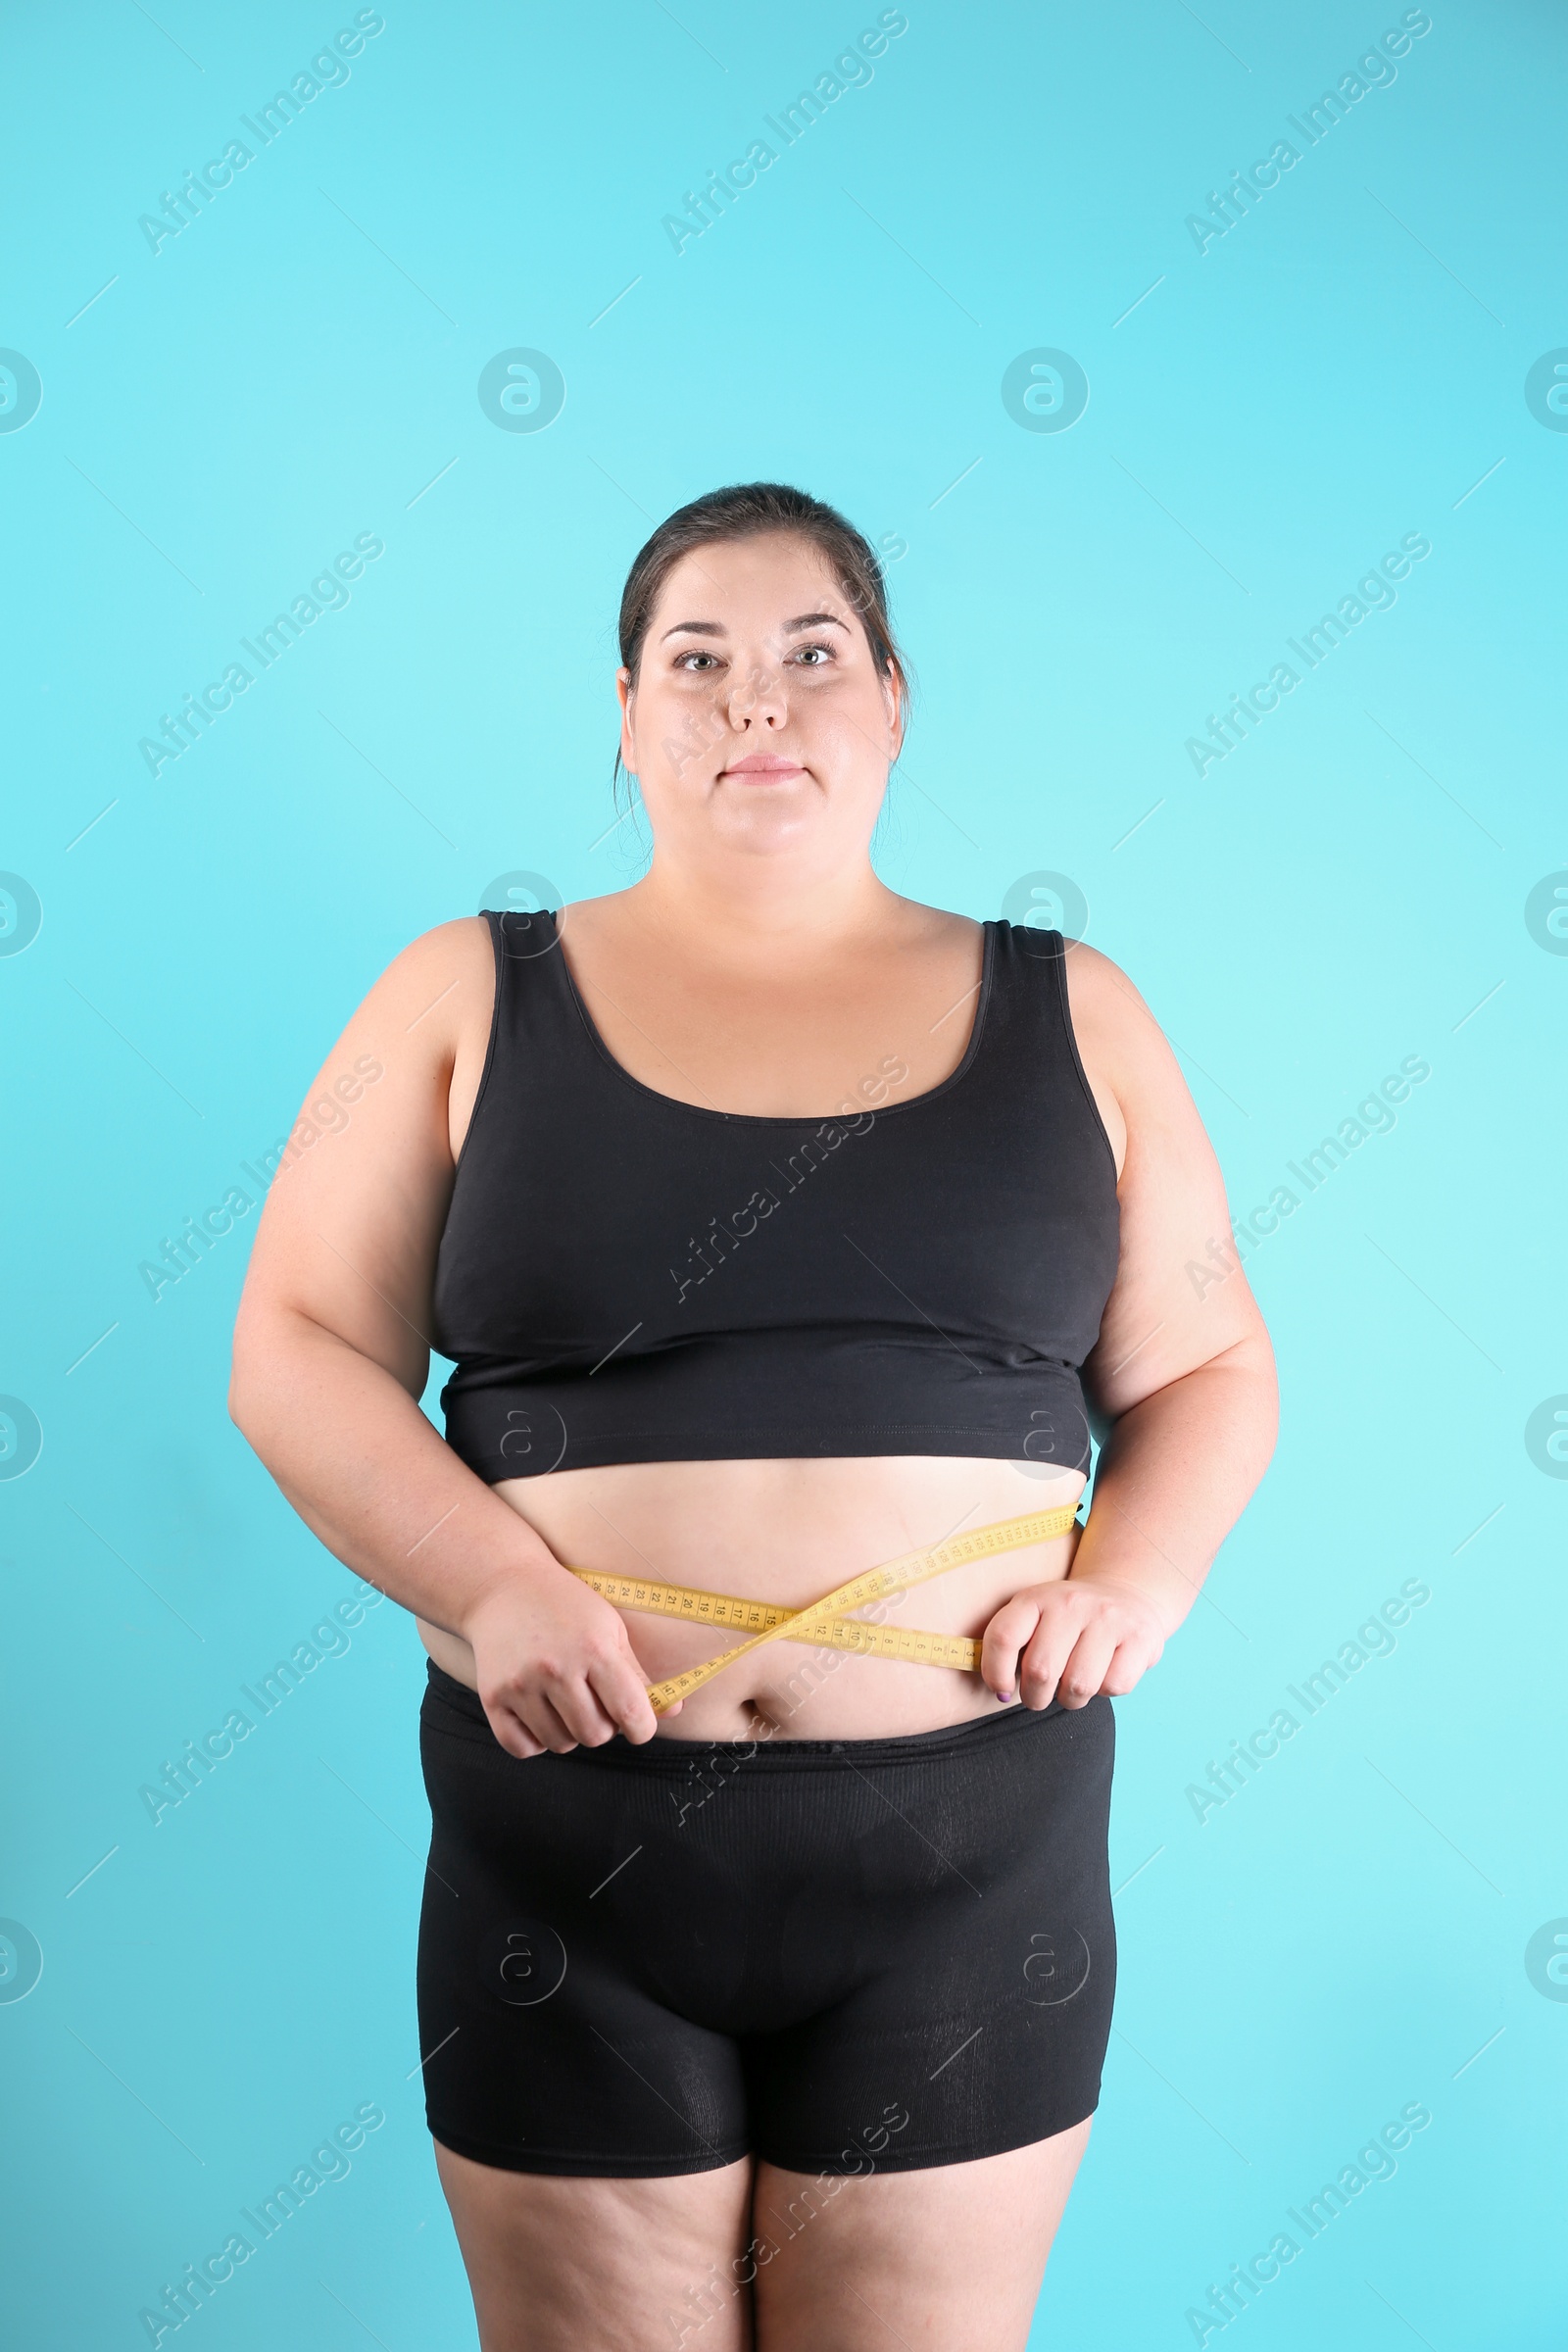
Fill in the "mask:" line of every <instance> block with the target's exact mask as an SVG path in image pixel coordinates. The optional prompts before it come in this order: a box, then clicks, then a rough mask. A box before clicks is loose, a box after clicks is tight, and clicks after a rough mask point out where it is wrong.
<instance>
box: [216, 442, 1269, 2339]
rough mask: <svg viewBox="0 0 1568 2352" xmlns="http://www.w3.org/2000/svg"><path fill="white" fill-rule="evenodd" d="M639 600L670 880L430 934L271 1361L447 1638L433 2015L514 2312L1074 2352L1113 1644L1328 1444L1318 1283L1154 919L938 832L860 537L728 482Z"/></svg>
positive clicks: (309, 1453) (642, 574) (433, 1709)
mask: <svg viewBox="0 0 1568 2352" xmlns="http://www.w3.org/2000/svg"><path fill="white" fill-rule="evenodd" d="M620 655H621V665H620V668H619V670H618V672H617V678H616V683H617V688H618V692H619V697H620V709H621V736H620V756H621V759H622V760H624V762H625V765H626V767H627V769H628V770H629V771H630V772H631V774H632V775H633V776H634V777H635V779H636V783H637V788H638V792H639V794H640V797H641V801H642V806H643V809H644V810H645V811H646V815H647V820H648V822H649V825H650V826H651V828H652V833H653V844H654V846H653V857H652V862H651V864H650V865H649V868H648V871H647V873H646V874H645V875H644V877H643V879H642V880H641V881H639V882H637V883H634V884H633V886H632V887H631V888H630V889H629V890H622V891H615V892H613V893H611V894H610V895H609V896H608V897H605V898H601V899H588V900H582V901H578V902H574V903H572V904H571V905H569V906H566V907H563V908H562V909H561V910H560V912H559V913H556V914H552V913H549V912H539V913H520V912H516V911H510V912H503V913H494V912H492V913H488V914H484V915H479V916H473V915H469V916H464V917H461V918H459V919H458V920H455V921H452V922H448V923H442V924H439V925H438V926H437V927H436V928H435V929H434V930H432V931H428V932H426V933H425V934H424V936H423V937H422V938H419V939H417V940H416V941H415V942H414V943H413V945H412V946H410V947H409V948H407V949H405V951H404V952H403V954H402V955H401V956H398V957H397V959H396V960H395V962H393V963H392V964H391V965H390V966H389V968H388V969H387V970H386V972H385V973H383V975H382V976H381V978H380V979H379V980H377V981H376V983H375V985H374V987H373V988H372V989H371V990H370V992H369V994H368V996H367V997H366V999H365V1002H364V1003H363V1004H362V1005H361V1006H360V1007H359V1009H358V1011H357V1012H356V1013H355V1014H354V1015H353V1017H352V1019H351V1020H350V1021H349V1024H348V1026H347V1028H346V1029H345V1030H344V1031H343V1034H342V1036H341V1037H340V1038H339V1040H338V1042H337V1044H336V1045H335V1046H334V1047H333V1049H332V1051H331V1053H330V1054H328V1056H327V1059H326V1061H325V1063H324V1064H323V1066H322V1069H321V1072H320V1075H319V1079H318V1081H317V1088H316V1090H313V1092H319V1093H322V1094H326V1095H332V1094H334V1092H335V1091H336V1089H337V1081H338V1079H339V1077H340V1076H342V1075H343V1074H344V1073H352V1072H353V1070H354V1069H355V1067H356V1065H358V1066H359V1067H360V1068H361V1069H363V1068H364V1067H365V1066H366V1064H365V1062H364V1061H363V1060H362V1058H361V1057H362V1056H368V1057H369V1059H370V1061H371V1062H372V1063H373V1064H374V1065H376V1066H378V1067H379V1069H380V1071H381V1075H380V1076H379V1077H378V1078H377V1079H376V1081H375V1082H374V1084H373V1085H367V1086H365V1087H364V1088H363V1090H362V1091H360V1092H359V1093H358V1094H357V1096H356V1097H355V1099H354V1101H353V1107H352V1110H351V1112H350V1113H349V1115H348V1120H347V1124H346V1125H343V1126H341V1127H340V1129H339V1131H338V1132H337V1133H335V1134H330V1135H327V1136H324V1137H323V1138H322V1139H321V1140H320V1141H319V1143H317V1144H316V1145H315V1147H314V1148H313V1150H312V1151H311V1152H309V1153H308V1154H305V1155H303V1156H301V1157H300V1158H299V1159H298V1161H297V1163H296V1164H295V1165H293V1166H292V1167H291V1168H290V1169H289V1170H288V1171H287V1172H286V1173H285V1174H284V1175H283V1177H282V1178H281V1179H280V1181H278V1182H277V1183H276V1184H275V1186H274V1188H273V1190H272V1192H271V1194H270V1198H269V1200H268V1203H267V1208H266V1213H265V1215H264V1217H263V1219H262V1223H261V1227H260V1231H259V1233H258V1236H257V1242H256V1249H255V1255H254V1258H253V1261H252V1265H251V1269H250V1274H249V1278H248V1281H247V1283H246V1287H245V1294H244V1299H243V1301H242V1304H241V1308H240V1314H239V1322H238V1328H237V1332H236V1338H235V1354H234V1373H233V1388H232V1392H231V1410H232V1412H233V1416H234V1418H235V1420H236V1421H237V1422H238V1424H239V1426H240V1428H241V1429H242V1430H243V1431H244V1433H245V1435H246V1436H247V1437H248V1438H249V1440H250V1441H251V1443H252V1445H253V1446H255V1448H256V1450H257V1452H258V1453H259V1454H260V1455H261V1457H262V1459H263V1460H264V1461H265V1462H266V1464H267V1466H268V1468H269V1469H270V1471H271V1473H272V1475H273V1477H274V1478H275V1479H276V1481H277V1483H278V1485H279V1487H280V1488H281V1489H282V1491H283V1493H284V1495H286V1496H287V1497H288V1499H289V1501H290V1502H291V1504H292V1505H293V1507H294V1508H295V1510H296V1511H298V1512H299V1514H300V1516H301V1517H302V1518H303V1519H304V1520H305V1522H306V1524H307V1525H308V1526H309V1527H310V1528H312V1529H313V1530H314V1532H315V1533H316V1535H317V1536H319V1539H320V1541H321V1542H322V1543H323V1544H325V1545H327V1547H328V1548H329V1549H330V1550H331V1551H332V1552H334V1553H335V1554H336V1556H337V1557H338V1558H339V1559H340V1560H342V1561H344V1562H345V1563H346V1564H347V1565H348V1566H349V1567H351V1568H353V1569H356V1570H358V1571H359V1572H360V1574H361V1575H363V1576H364V1577H366V1578H368V1580H370V1581H371V1582H372V1583H374V1584H375V1585H377V1586H378V1587H380V1588H381V1589H382V1590H383V1591H385V1592H386V1593H390V1595H391V1596H392V1598H393V1599H394V1600H397V1601H399V1602H401V1603H402V1605H403V1606H404V1607H405V1608H407V1609H408V1610H410V1611H411V1613H412V1614H413V1616H414V1619H415V1622H416V1624H417V1627H418V1631H419V1635H420V1638H421V1640H422V1641H423V1642H424V1645H425V1648H426V1649H427V1650H428V1652H429V1666H428V1682H427V1689H426V1692H425V1696H424V1699H423V1705H422V1717H421V1743H422V1754H423V1764H424V1775H425V1785H426V1788H427V1789H428V1793H429V1799H430V1808H431V1814H432V1819H433V1835H432V1842H431V1851H430V1864H429V1869H428V1871H427V1874H426V1878H425V1891H424V1898H423V1912H422V1917H421V1922H420V1932H419V1955H418V2026H419V2051H420V2056H421V2059H422V2062H423V2082H424V2087H425V2097H426V2102H427V2106H426V2113H427V2120H428V2123H429V2128H430V2131H431V2132H432V2134H433V2136H434V2141H435V2155H436V2162H437V2165H438V2166H439V2169H440V2175H441V2180H442V2184H443V2187H444V2189H445V2191H446V2195H447V2198H448V2201H449V2203H450V2206H451V2209H452V2214H453V2219H454V2223H455V2225H456V2229H457V2233H458V2237H459V2240H460V2243H461V2245H462V2249H463V2255H464V2259H465V2262H466V2267H467V2272H468V2277H469V2280H470V2283H471V2286H472V2290H473V2297H474V2303H475V2308H476V2312H477V2318H478V2327H479V2336H480V2341H481V2344H482V2346H483V2347H484V2352H568V2348H569V2352H597V2348H599V2347H603V2348H604V2352H611V2348H612V2347H613V2352H641V2347H643V2346H647V2347H649V2348H650V2352H653V2348H654V2347H678V2346H681V2345H684V2344H690V2345H694V2346H700V2347H701V2352H743V2348H745V2347H750V2346H752V2345H754V2344H755V2345H757V2346H759V2347H760V2352H860V2348H861V2347H864V2348H865V2352H885V2348H886V2347H887V2346H888V2345H889V2344H890V2343H897V2342H899V2341H903V2342H906V2343H910V2344H915V2343H919V2344H932V2345H938V2344H940V2345H941V2346H942V2347H943V2352H971V2348H972V2352H1009V2348H1013V2347H1021V2346H1022V2345H1023V2344H1024V2342H1025V2339H1026V2337H1027V2335H1028V2331H1029V2325H1030V2317H1031V2313H1032V2311H1033V2308H1034V2304H1035V2300H1036V2297H1037V2295H1038V2293H1039V2291H1040V2286H1041V2280H1042V2278H1043V2275H1044V2270H1045V2264H1046V2258H1047V2255H1048V2253H1049V2251H1050V2247H1051V2242H1052V2238H1053V2235H1054V2231H1055V2229H1056V2226H1057V2223H1058V2221H1059V2219H1060V2216H1061V2212H1062V2208H1063V2205H1064V2203H1065V2201H1066V2197H1067V2193H1068V2190H1069V2188H1070V2186H1071V2183H1072V2180H1073V2176H1074V2173H1075V2172H1076V2170H1077V2168H1078V2164H1079V2161H1080V2159H1081V2157H1082V2155H1083V2152H1084V2147H1085V2143H1086V2141H1087V2139H1088V2136H1089V2130H1090V2121H1091V2117H1092V2115H1093V2112H1094V2109H1095V2106H1096V2103H1097V2101H1098V2098H1099V2093H1100V2080H1101V2068H1102V2063H1103V2057H1104V2052H1105V2046H1106V2040H1107V2036H1108V2034H1109V2028H1110V2008H1111V1997H1112V1991H1113V1987H1114V1981H1115V1942H1114V1935H1113V1929H1112V1923H1111V1911H1110V1900H1109V1887H1108V1875H1107V1865H1106V1822H1107V1812H1108V1804H1109V1794H1110V1778H1111V1754H1112V1743H1113V1737H1114V1733H1113V1719H1112V1711H1111V1704H1110V1701H1111V1699H1112V1698H1113V1697H1115V1696H1119V1695H1122V1694H1124V1693H1126V1692H1128V1691H1131V1690H1132V1689H1133V1688H1134V1686H1135V1685H1136V1684H1137V1683H1138V1681H1139V1680H1140V1678H1141V1677H1142V1676H1143V1675H1144V1674H1146V1673H1147V1672H1148V1671H1149V1669H1150V1668H1151V1667H1152V1666H1153V1665H1154V1664H1155V1663H1156V1662H1157V1660H1158V1658H1159V1655H1160V1652H1161V1649H1162V1647H1163V1645H1164V1643H1165V1642H1166V1640H1167V1639H1168V1637H1169V1636H1170V1635H1171V1634H1172V1633H1173V1632H1174V1631H1175V1629H1176V1627H1177V1626H1178V1625H1180V1623H1181V1621H1182V1619H1183V1618H1184V1617H1185V1616H1186V1614H1187V1612H1188V1610H1189V1609H1190V1608H1191V1606H1192V1604H1193V1601H1194V1599H1195V1597H1196V1595H1197V1593H1198V1591H1199V1589H1200V1586H1201V1581H1202V1578H1203V1575H1204V1572H1205V1570H1206V1569H1207V1567H1208V1565H1209V1563H1210V1561H1211V1560H1212V1558H1213V1556H1214V1553H1215V1551H1216V1550H1217V1548H1218V1546H1219V1544H1220V1543H1221V1541H1222V1540H1223V1538H1224V1536H1225V1535H1226V1533H1227V1531H1228V1530H1229V1529H1230V1528H1231V1526H1232V1525H1233V1524H1234V1523H1235V1521H1236V1519H1237V1517H1238V1515H1239V1514H1240V1512H1241V1510H1242V1509H1243V1507H1244V1505H1245V1503H1246V1501H1247V1498H1248V1496H1249V1495H1250V1493H1251V1491H1252V1489H1253V1487H1254V1486H1255V1484H1256V1482H1257V1480H1258V1478H1259V1476H1260V1475H1261V1473H1262V1470H1263V1468H1264V1466H1265V1464H1266V1462H1267V1459H1268V1455H1269V1452H1270V1450H1271V1447H1272V1445H1273V1437H1274V1422H1275V1386H1274V1375H1273V1361H1272V1356H1271V1352H1270V1348H1269V1344H1268V1339H1267V1336H1266V1334H1265V1332H1264V1329H1263V1326H1262V1322H1261V1320H1260V1318H1259V1315H1258V1312H1257V1308H1256V1306H1255V1304H1254V1302H1253V1299H1252V1298H1251V1296H1250V1292H1249V1290H1248V1286H1247V1283H1246V1280H1245V1278H1244V1276H1243V1274H1242V1273H1241V1271H1240V1269H1239V1268H1238V1267H1236V1266H1235V1265H1234V1264H1233V1265H1232V1267H1231V1270H1230V1271H1229V1272H1228V1273H1226V1274H1225V1275H1224V1277H1223V1279H1216V1278H1215V1263H1214V1259H1213V1257H1212V1255H1211V1251H1210V1246H1211V1244H1212V1243H1213V1241H1214V1239H1215V1237H1216V1236H1224V1235H1227V1234H1228V1232H1229V1218H1228V1215H1227V1210H1226V1202H1225V1195H1224V1189H1223V1186H1222V1183H1221V1180H1220V1175H1219V1171H1218V1168H1217V1166H1216V1164H1215V1159H1214V1154H1213V1152H1212V1151H1211V1149H1210V1147H1209V1144H1208V1141H1207V1139H1206V1137H1205V1135H1204V1133H1203V1129H1202V1126H1201V1123H1200V1120H1199V1117H1198V1113H1197V1111H1196V1109H1195V1108H1194V1105H1193V1103H1192V1101H1191V1099H1190V1097H1189V1095H1188V1092H1187V1088H1186V1086H1185V1085H1184V1083H1183V1081H1182V1078H1181V1075H1180V1072H1179V1071H1178V1068H1177V1065H1176V1062H1175V1059H1174V1057H1173V1055H1172V1054H1171V1051H1170V1049H1169V1047H1168V1046H1167V1044H1166V1042H1165V1040H1164V1038H1163V1036H1162V1035H1161V1033H1160V1031H1159V1029H1158V1027H1157V1025H1156V1024H1155V1022H1154V1020H1153V1018H1152V1014H1151V1013H1150V1011H1149V1008H1148V1006H1147V1005H1145V1004H1144V1001H1143V999H1142V998H1141V997H1140V996H1139V994H1138V992H1137V990H1136V988H1135V987H1134V986H1133V984H1132V983H1131V981H1130V980H1129V979H1128V978H1127V976H1126V975H1125V973H1123V972H1122V971H1121V970H1120V968H1119V967H1118V966H1117V965H1116V964H1114V963H1112V962H1111V961H1110V960H1109V958H1108V957H1106V956H1102V955H1100V954H1098V953H1097V951H1096V950H1095V949H1093V948H1090V947H1087V946H1084V945H1081V944H1077V945H1075V944H1074V943H1072V942H1070V941H1067V940H1064V939H1063V938H1062V936H1061V935H1060V934H1059V933H1057V932H1054V931H1049V930H1037V929H1034V928H1031V927H1027V926H1018V925H1014V924H1009V923H1006V922H987V923H977V922H973V921H971V920H970V919H969V918H968V917H967V916H965V915H960V914H951V913H948V912H947V911H945V910H944V909H943V908H941V907H926V906H921V905H919V904H917V903H916V902H915V901H913V900H910V899H905V898H901V897H899V896H898V894H897V893H896V892H894V891H891V890H889V889H888V888H887V887H886V886H885V885H884V884H883V883H882V882H881V881H880V880H879V879H878V877H877V875H876V873H875V871H874V869H873V866H872V862H871V855H870V846H871V838H872V832H873V828H874V826H875V824H876V820H877V813H878V811H879V809H881V807H882V802H883V796H884V794H885V792H886V790H887V784H888V771H889V768H890V766H891V765H892V763H893V761H894V760H896V759H897V758H898V756H899V751H900V746H901V744H902V741H903V734H904V725H905V710H906V700H907V686H906V669H905V664H904V662H903V660H902V657H901V655H900V653H899V650H898V647H897V644H896V642H895V639H894V636H893V632H892V628H891V625H890V622H889V617H888V612H887V607H886V602H885V597H884V591H883V584H882V579H881V574H880V570H879V566H878V564H877V561H876V558H875V557H874V555H873V554H872V552H871V550H870V548H869V547H868V546H867V544H866V542H865V540H864V539H863V538H862V537H861V536H860V534H859V533H858V531H856V530H855V529H854V528H853V527H852V526H851V525H850V524H849V523H848V522H847V521H846V520H845V519H844V518H843V517H842V516H841V515H839V514H837V513H836V512H835V511H834V510H833V509H832V508H830V507H827V506H824V505H822V504H821V503H820V502H818V501H817V500H815V499H813V498H811V497H809V496H807V495H806V494H804V493H802V492H800V491H797V490H793V489H789V488H787V487H784V486H782V485H779V484H772V483H758V484H751V485H744V486H740V487H736V488H731V489H725V490H720V491H716V492H714V493H712V494H711V495H710V496H708V497H705V498H701V499H698V500H697V501H695V502H694V503H693V504H692V505H690V506H688V507H684V508H682V509H681V510H680V511H679V513H677V514H675V515H671V516H670V517H669V519H668V520H667V521H666V522H664V523H662V524H661V526H660V527H659V529H658V530H656V531H655V533H654V535H653V537H652V538H651V539H650V540H649V541H648V544H647V545H646V546H645V547H644V548H643V550H642V552H641V553H640V555H639V556H638V558H637V560H636V562H635V564H633V566H632V570H631V574H630V577H629V579H628V580H627V583H626V588H625V593H624V596H623V598H622V602H621V608H620ZM974 686H975V691H976V692H979V691H983V690H986V689H985V687H984V686H983V684H982V681H981V680H979V679H976V680H975V681H974ZM990 690H992V691H994V690H995V681H991V682H990ZM1036 748H1038V747H1036ZM946 789H947V792H948V794H949V795H950V796H953V795H957V796H959V797H962V796H963V795H965V794H966V793H967V794H970V795H972V794H973V793H975V792H976V791H979V792H983V791H984V789H985V787H984V781H983V779H980V780H977V779H974V778H965V777H961V776H955V777H953V778H950V779H949V782H948V785H947V788H946ZM1195 1266H1201V1268H1202V1270H1203V1271H1202V1279H1201V1280H1199V1279H1197V1278H1196V1277H1195V1275H1194V1272H1193V1268H1194V1267H1195ZM431 1348H435V1349H436V1350H437V1351H439V1353H441V1354H442V1355H443V1356H446V1357H448V1358H450V1359H451V1360H452V1361H453V1363H454V1365H455V1369H454V1371H453V1374H452V1376H451V1379H450V1380H449V1381H448V1383H447V1386H446V1389H445V1391H444V1393H443V1396H442V1405H443V1409H444V1413H445V1421H446V1435H445V1437H444V1438H443V1437H442V1436H440V1435H439V1434H438V1433H437V1431H436V1430H435V1428H434V1427H433V1426H432V1425H431V1423H430V1422H429V1421H428V1420H427V1419H426V1418H425V1417H424V1415H423V1413H422V1412H421V1410H420V1407H419V1398H420V1397H421V1396H422V1395H423V1392H424V1387H425V1382H426V1377H427V1371H428V1363H429V1353H430V1350H431ZM1091 1430H1093V1431H1094V1434H1095V1438H1096V1440H1097V1443H1098V1445H1099V1446H1100V1453H1099V1459H1098V1467H1097V1472H1096V1478H1095V1486H1094V1495H1093V1509H1092V1512H1091V1513H1090V1514H1089V1516H1088V1517H1087V1518H1086V1519H1083V1520H1080V1518H1079V1517H1078V1515H1077V1510H1076V1506H1077V1504H1078V1502H1079V1498H1080V1496H1081V1495H1082V1494H1083V1492H1084V1489H1085V1486H1086V1484H1087V1475H1088V1472H1089V1468H1090V1432H1091Z"/></svg>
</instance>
